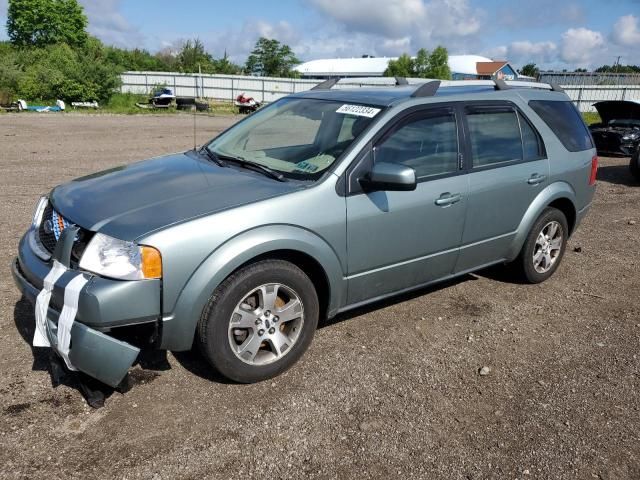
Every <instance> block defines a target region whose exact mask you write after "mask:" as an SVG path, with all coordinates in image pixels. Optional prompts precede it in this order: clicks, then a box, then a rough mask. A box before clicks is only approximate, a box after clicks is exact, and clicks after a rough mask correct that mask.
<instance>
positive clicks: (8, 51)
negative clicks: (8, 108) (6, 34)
mask: <svg viewBox="0 0 640 480" xmlns="http://www.w3.org/2000/svg"><path fill="white" fill-rule="evenodd" d="M21 74H22V71H21V70H20V67H19V65H18V55H17V52H16V51H15V50H14V49H13V48H12V47H11V44H9V43H8V42H0V97H2V96H3V94H4V95H6V96H9V97H12V96H13V95H15V94H16V93H17V91H18V81H19V79H20V75H21Z"/></svg>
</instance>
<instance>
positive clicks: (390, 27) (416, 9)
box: [310, 0, 426, 37]
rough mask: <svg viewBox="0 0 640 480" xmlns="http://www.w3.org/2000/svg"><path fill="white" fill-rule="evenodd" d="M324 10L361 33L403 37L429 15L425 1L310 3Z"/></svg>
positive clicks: (318, 0)
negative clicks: (414, 24) (418, 20)
mask: <svg viewBox="0 0 640 480" xmlns="http://www.w3.org/2000/svg"><path fill="white" fill-rule="evenodd" d="M310 1H311V3H312V4H313V5H315V6H316V7H317V8H318V9H319V10H320V11H322V12H324V13H325V14H327V15H328V16H329V17H331V18H333V19H334V20H335V21H337V22H339V23H342V24H345V25H347V26H349V27H351V28H353V29H354V30H357V31H360V32H368V33H376V34H382V35H385V36H390V37H398V36H402V35H403V34H404V33H406V31H407V30H408V29H410V28H411V27H412V24H413V23H414V22H415V21H416V20H417V19H418V18H423V17H424V15H425V10H426V8H425V4H424V3H423V1H422V0H351V1H340V2H336V1H334V0H310Z"/></svg>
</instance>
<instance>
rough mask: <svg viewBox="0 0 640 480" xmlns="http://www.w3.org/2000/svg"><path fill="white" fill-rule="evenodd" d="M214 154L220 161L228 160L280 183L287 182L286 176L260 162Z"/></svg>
mask: <svg viewBox="0 0 640 480" xmlns="http://www.w3.org/2000/svg"><path fill="white" fill-rule="evenodd" d="M211 153H213V154H214V155H215V156H216V157H217V158H218V160H223V159H224V160H228V161H230V162H235V163H237V164H238V165H240V166H242V167H244V168H250V169H252V170H255V171H257V172H260V173H264V174H265V175H266V176H268V177H271V178H273V179H275V180H278V181H279V182H286V181H287V179H286V178H285V176H284V175H283V174H281V173H280V172H277V171H275V170H273V169H271V168H269V167H267V166H266V165H262V164H261V163H258V162H253V161H251V160H247V159H245V158H242V157H236V156H233V157H232V156H229V155H219V154H217V153H215V152H211Z"/></svg>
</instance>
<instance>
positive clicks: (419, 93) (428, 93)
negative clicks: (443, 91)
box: [411, 80, 440, 98]
mask: <svg viewBox="0 0 640 480" xmlns="http://www.w3.org/2000/svg"><path fill="white" fill-rule="evenodd" d="M438 88H440V80H431V81H429V82H426V83H423V84H421V85H420V86H419V87H418V88H416V89H415V90H414V91H413V93H412V94H411V97H412V98H422V97H433V96H434V95H435V94H436V92H437V91H438Z"/></svg>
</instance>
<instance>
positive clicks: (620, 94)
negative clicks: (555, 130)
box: [563, 85, 640, 112]
mask: <svg viewBox="0 0 640 480" xmlns="http://www.w3.org/2000/svg"><path fill="white" fill-rule="evenodd" d="M563 88H564V91H565V92H566V94H567V95H568V96H569V98H571V100H573V102H574V103H575V104H576V107H578V110H580V111H581V112H595V111H596V109H595V108H593V104H594V103H596V102H602V101H604V100H636V101H638V102H640V85H628V86H615V87H609V86H600V85H583V86H580V87H577V86H572V85H564V86H563Z"/></svg>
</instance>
